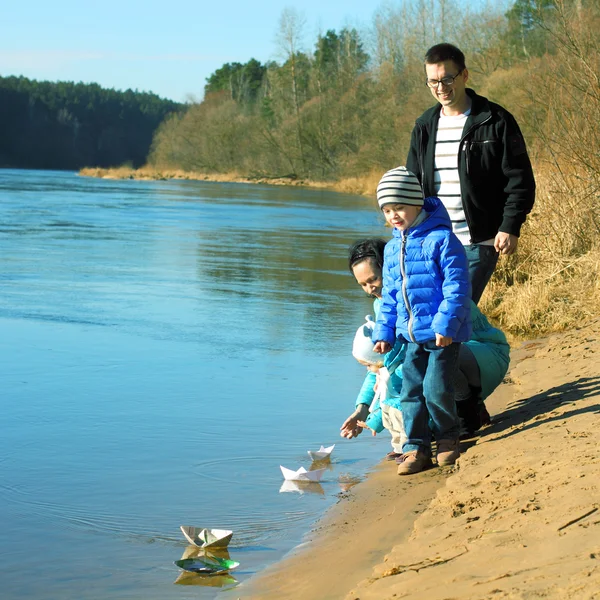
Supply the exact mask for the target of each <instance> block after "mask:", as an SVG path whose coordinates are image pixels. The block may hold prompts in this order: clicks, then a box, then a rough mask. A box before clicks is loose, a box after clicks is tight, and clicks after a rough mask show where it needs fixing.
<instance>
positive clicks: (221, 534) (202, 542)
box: [180, 525, 233, 548]
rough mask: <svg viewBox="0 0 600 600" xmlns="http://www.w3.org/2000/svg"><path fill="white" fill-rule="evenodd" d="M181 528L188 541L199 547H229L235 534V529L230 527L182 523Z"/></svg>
mask: <svg viewBox="0 0 600 600" xmlns="http://www.w3.org/2000/svg"><path fill="white" fill-rule="evenodd" d="M180 529H181V532H182V533H183V535H185V537H186V539H187V541H188V542H189V543H190V544H194V546H198V547H199V548H227V545H228V544H229V542H230V540H231V538H232V536H233V531H230V530H229V529H205V528H204V529H203V528H201V527H188V526H187V525H181V527H180Z"/></svg>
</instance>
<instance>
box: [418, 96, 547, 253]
mask: <svg viewBox="0 0 600 600" xmlns="http://www.w3.org/2000/svg"><path fill="white" fill-rule="evenodd" d="M466 92H467V94H468V95H469V97H470V98H471V101H472V105H471V113H470V115H469V116H468V118H467V122H466V124H465V127H464V130H463V134H462V138H461V142H460V146H459V152H458V173H459V178H460V190H461V196H462V204H463V208H464V211H465V215H466V219H467V224H468V226H469V231H470V232H471V242H472V243H473V244H476V243H478V242H483V241H485V240H489V239H492V238H494V237H495V236H496V234H497V233H498V232H499V231H502V232H505V233H512V234H513V235H516V236H518V235H519V233H520V230H521V225H523V223H524V222H525V218H526V217H527V215H528V213H529V212H530V211H531V208H532V207H533V202H534V200H535V180H534V177H533V171H532V169H531V162H530V161H529V156H528V155H527V148H526V147H525V141H524V140H523V136H522V134H521V131H520V129H519V126H518V125H517V122H516V121H515V119H514V117H513V116H512V115H511V114H510V113H509V112H508V111H506V110H505V109H504V108H502V107H501V106H500V105H498V104H494V103H493V102H489V101H488V99H487V98H484V97H483V96H479V95H477V94H476V93H475V92H474V91H473V90H471V89H467V90H466ZM440 110H441V105H440V104H438V105H436V106H434V107H432V108H430V109H429V110H427V111H425V112H424V113H423V114H422V115H421V116H420V117H419V118H418V119H417V121H416V124H415V127H414V129H413V132H412V137H411V141H410V150H409V152H408V158H407V160H406V168H407V169H409V170H410V171H412V172H413V173H415V175H417V177H418V178H419V181H420V182H421V185H422V186H423V192H424V194H425V197H427V196H435V191H434V153H435V137H436V133H437V127H438V121H439V118H440Z"/></svg>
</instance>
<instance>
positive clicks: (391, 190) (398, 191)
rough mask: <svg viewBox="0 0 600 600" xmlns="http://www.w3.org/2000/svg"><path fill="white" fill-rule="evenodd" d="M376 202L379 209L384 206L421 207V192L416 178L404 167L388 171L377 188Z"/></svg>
mask: <svg viewBox="0 0 600 600" xmlns="http://www.w3.org/2000/svg"><path fill="white" fill-rule="evenodd" d="M377 202H378V204H379V208H381V207H383V205H384V204H410V205H411V206H423V190H422V189H421V184H420V183H419V180H418V179H417V176H416V175H415V174H414V173H411V172H410V171H408V170H407V169H406V167H396V168H395V169H392V170H391V171H388V172H387V173H386V174H385V175H384V176H383V177H382V178H381V181H380V182H379V185H378V186H377Z"/></svg>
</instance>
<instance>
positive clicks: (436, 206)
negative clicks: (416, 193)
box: [393, 196, 452, 237]
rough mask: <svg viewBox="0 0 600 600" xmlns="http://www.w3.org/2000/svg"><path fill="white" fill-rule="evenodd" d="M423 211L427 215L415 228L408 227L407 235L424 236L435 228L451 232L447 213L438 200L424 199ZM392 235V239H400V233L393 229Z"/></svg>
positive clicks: (432, 197) (431, 197)
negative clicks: (443, 228) (442, 228)
mask: <svg viewBox="0 0 600 600" xmlns="http://www.w3.org/2000/svg"><path fill="white" fill-rule="evenodd" d="M423 210H424V211H425V212H426V213H427V218H426V219H425V220H424V221H422V222H421V223H419V224H418V225H416V226H415V227H409V228H408V230H407V235H415V234H418V235H421V234H425V233H427V232H428V231H430V230H431V229H435V228H437V227H445V228H446V229H450V231H452V222H451V221H450V217H449V216H448V211H447V210H446V207H445V206H444V205H443V204H442V201H441V200H440V199H439V198H436V197H435V196H430V197H429V198H425V200H424V202H423ZM393 235H394V237H402V231H400V230H399V229H396V228H395V227H394V231H393Z"/></svg>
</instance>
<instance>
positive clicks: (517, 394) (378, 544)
mask: <svg viewBox="0 0 600 600" xmlns="http://www.w3.org/2000/svg"><path fill="white" fill-rule="evenodd" d="M487 405H488V409H489V410H490V413H491V414H492V417H493V423H492V425H490V426H488V427H486V428H484V429H482V430H481V432H480V435H479V436H478V437H477V438H476V439H474V440H472V441H469V442H466V443H464V444H463V446H462V451H463V455H462V456H461V458H460V460H459V462H458V464H457V466H456V467H448V468H446V469H437V468H436V469H432V470H429V471H426V472H424V473H421V474H418V475H414V476H411V477H399V476H398V475H396V469H395V465H394V463H387V462H382V464H381V465H379V466H378V468H377V469H376V470H375V472H373V473H372V474H371V475H370V476H369V477H368V478H367V480H366V481H364V482H363V483H360V484H359V485H357V486H355V487H354V488H352V489H351V490H349V491H348V492H345V493H344V494H343V495H342V497H341V498H340V501H339V502H338V504H337V505H336V506H335V507H334V508H333V509H331V510H330V511H329V513H328V514H327V515H326V516H325V517H324V518H323V519H322V520H321V522H320V523H318V524H317V527H316V528H315V530H314V531H312V532H311V533H310V534H309V535H308V536H307V541H306V543H305V544H303V545H302V546H300V547H299V548H297V549H296V550H295V551H294V552H293V553H292V554H291V555H289V556H288V557H286V558H285V559H284V560H283V561H281V562H280V563H278V564H276V565H274V566H273V567H271V568H269V569H267V570H266V571H264V572H262V573H261V574H260V575H259V576H257V577H255V578H254V579H252V580H250V581H249V582H248V583H246V584H245V585H243V586H241V587H240V588H238V590H237V596H238V597H239V598H256V599H258V598H264V599H274V598H286V599H294V598H298V599H302V600H310V599H315V600H317V599H318V600H328V599H338V598H343V599H346V600H359V599H360V600H385V599H392V598H410V599H415V600H416V599H422V598H428V600H429V599H430V600H436V599H439V600H442V599H447V600H449V599H451V598H460V599H481V598H510V599H529V598H560V599H562V598H565V599H567V598H569V599H573V598H577V599H579V598H581V599H584V600H587V599H590V600H591V599H600V490H599V483H598V482H599V481H600V457H599V453H598V435H599V433H598V432H599V430H600V319H596V320H594V321H592V322H591V323H588V324H587V325H585V326H582V327H580V328H578V329H576V330H574V331H571V332H568V333H565V334H557V335H554V336H550V337H548V338H544V339H540V340H536V341H532V342H527V343H525V344H523V345H522V346H521V347H520V348H518V349H516V350H514V351H513V354H512V365H511V369H510V371H509V373H508V375H507V377H506V379H505V382H504V383H503V385H502V386H500V387H499V388H498V390H496V392H495V393H494V394H493V395H492V397H491V398H489V399H488V402H487ZM356 443H360V439H359V440H356ZM384 447H385V444H382V449H383V448H384Z"/></svg>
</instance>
